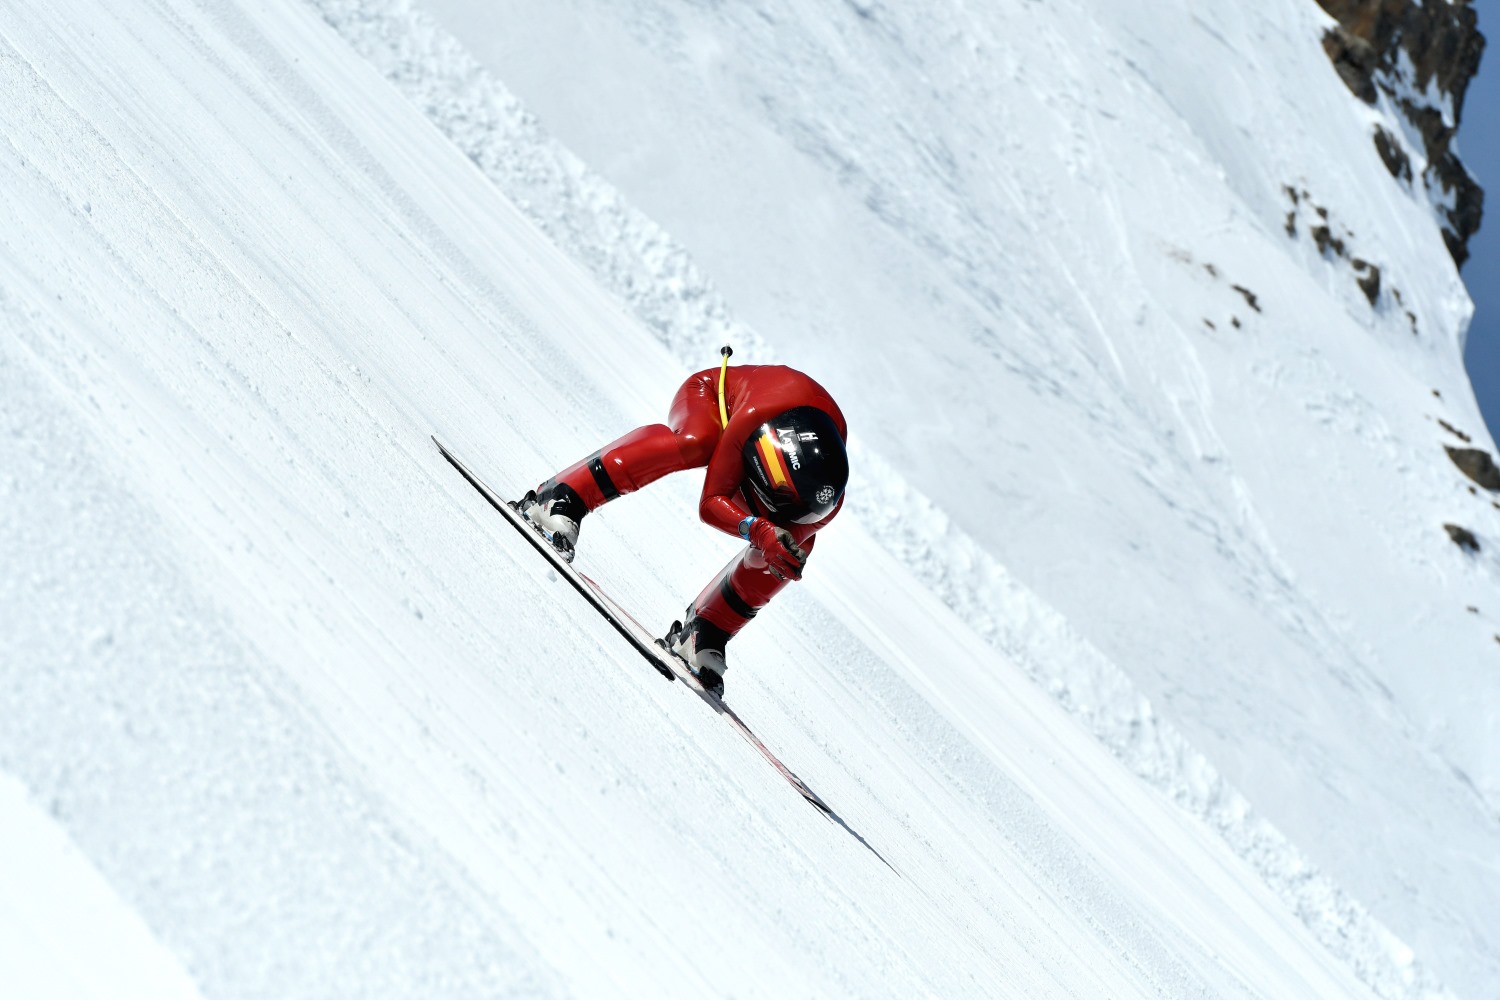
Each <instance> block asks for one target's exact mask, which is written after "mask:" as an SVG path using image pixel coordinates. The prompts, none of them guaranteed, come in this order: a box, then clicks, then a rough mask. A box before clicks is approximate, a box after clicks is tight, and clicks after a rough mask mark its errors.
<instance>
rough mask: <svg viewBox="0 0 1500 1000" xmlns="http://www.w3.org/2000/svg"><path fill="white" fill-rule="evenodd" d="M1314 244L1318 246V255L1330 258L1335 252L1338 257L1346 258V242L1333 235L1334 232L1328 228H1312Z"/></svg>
mask: <svg viewBox="0 0 1500 1000" xmlns="http://www.w3.org/2000/svg"><path fill="white" fill-rule="evenodd" d="M1312 238H1313V242H1314V243H1316V244H1317V245H1318V253H1320V254H1322V255H1323V256H1325V257H1326V256H1328V252H1329V251H1330V250H1331V251H1333V253H1334V255H1335V256H1337V257H1342V256H1344V241H1343V240H1341V239H1339V238H1338V237H1337V236H1334V235H1333V230H1331V229H1329V228H1328V227H1327V226H1314V227H1313V228H1312Z"/></svg>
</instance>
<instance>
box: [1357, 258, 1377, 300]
mask: <svg viewBox="0 0 1500 1000" xmlns="http://www.w3.org/2000/svg"><path fill="white" fill-rule="evenodd" d="M1354 269H1355V270H1356V271H1359V272H1361V275H1360V277H1359V278H1357V279H1356V280H1357V281H1358V282H1359V290H1360V291H1362V292H1364V293H1365V298H1367V299H1369V300H1370V305H1372V306H1373V305H1374V304H1375V300H1377V299H1379V298H1380V268H1378V267H1376V266H1375V265H1374V264H1370V263H1366V262H1365V261H1362V260H1360V259H1358V258H1355V260H1354Z"/></svg>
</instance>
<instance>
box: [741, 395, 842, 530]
mask: <svg viewBox="0 0 1500 1000" xmlns="http://www.w3.org/2000/svg"><path fill="white" fill-rule="evenodd" d="M742 455H743V457H744V460H745V494H746V496H747V498H748V499H750V500H751V501H752V504H753V505H754V506H758V507H760V508H762V509H761V510H758V511H756V512H755V513H758V514H763V515H764V516H766V517H769V518H770V519H771V520H772V521H775V522H778V523H781V524H816V523H817V522H819V521H821V520H823V519H824V518H825V517H827V516H828V515H829V514H831V513H833V510H834V508H835V507H837V506H838V504H839V500H841V499H842V498H843V496H844V487H845V486H847V485H848V483H849V457H848V455H847V454H846V453H845V451H844V439H843V438H842V437H840V436H839V432H838V427H837V426H836V425H835V424H834V422H833V418H832V417H830V416H829V415H828V414H826V413H824V412H823V411H822V410H820V409H818V408H817V407H813V406H799V407H796V408H795V409H791V410H787V411H786V412H785V413H780V414H777V415H776V416H775V417H772V418H771V419H770V420H767V421H766V422H765V423H763V424H761V425H760V426H759V427H757V428H756V429H755V431H754V432H753V433H752V434H751V435H750V439H749V440H748V441H746V442H745V446H744V449H743V450H742Z"/></svg>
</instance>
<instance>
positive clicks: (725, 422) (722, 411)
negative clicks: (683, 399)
mask: <svg viewBox="0 0 1500 1000" xmlns="http://www.w3.org/2000/svg"><path fill="white" fill-rule="evenodd" d="M719 353H720V354H721V355H723V356H724V361H723V362H722V363H721V364H720V365H719V426H720V427H721V428H723V427H728V426H729V407H727V406H725V405H724V376H725V374H726V373H727V372H728V371H729V356H730V355H731V354H733V353H734V348H732V347H730V346H729V345H728V344H725V345H724V346H723V347H721V348H719Z"/></svg>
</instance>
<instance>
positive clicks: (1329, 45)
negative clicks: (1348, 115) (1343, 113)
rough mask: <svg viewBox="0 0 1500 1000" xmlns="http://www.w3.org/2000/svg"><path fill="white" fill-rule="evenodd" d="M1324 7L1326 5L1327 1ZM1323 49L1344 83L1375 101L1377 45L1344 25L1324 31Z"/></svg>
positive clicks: (1369, 102) (1377, 64)
mask: <svg viewBox="0 0 1500 1000" xmlns="http://www.w3.org/2000/svg"><path fill="white" fill-rule="evenodd" d="M1323 7H1324V8H1325V9H1327V7H1328V5H1327V4H1324V5H1323ZM1323 51H1324V52H1326V53H1328V58H1329V59H1330V60H1331V61H1332V62H1333V68H1334V69H1335V70H1337V71H1338V74H1339V79H1340V80H1343V81H1344V86H1346V87H1348V88H1349V91H1350V92H1351V93H1352V94H1354V96H1355V97H1358V98H1359V99H1360V100H1361V101H1364V102H1365V103H1366V104H1374V103H1375V96H1376V94H1375V70H1376V69H1378V68H1379V66H1380V57H1379V55H1378V54H1377V53H1376V52H1375V47H1374V46H1373V45H1371V44H1370V43H1369V42H1367V41H1365V40H1364V39H1363V38H1360V37H1358V36H1357V35H1353V34H1350V33H1349V32H1348V31H1346V30H1344V28H1343V27H1342V26H1340V27H1336V28H1329V29H1328V30H1327V31H1326V32H1324V33H1323Z"/></svg>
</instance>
